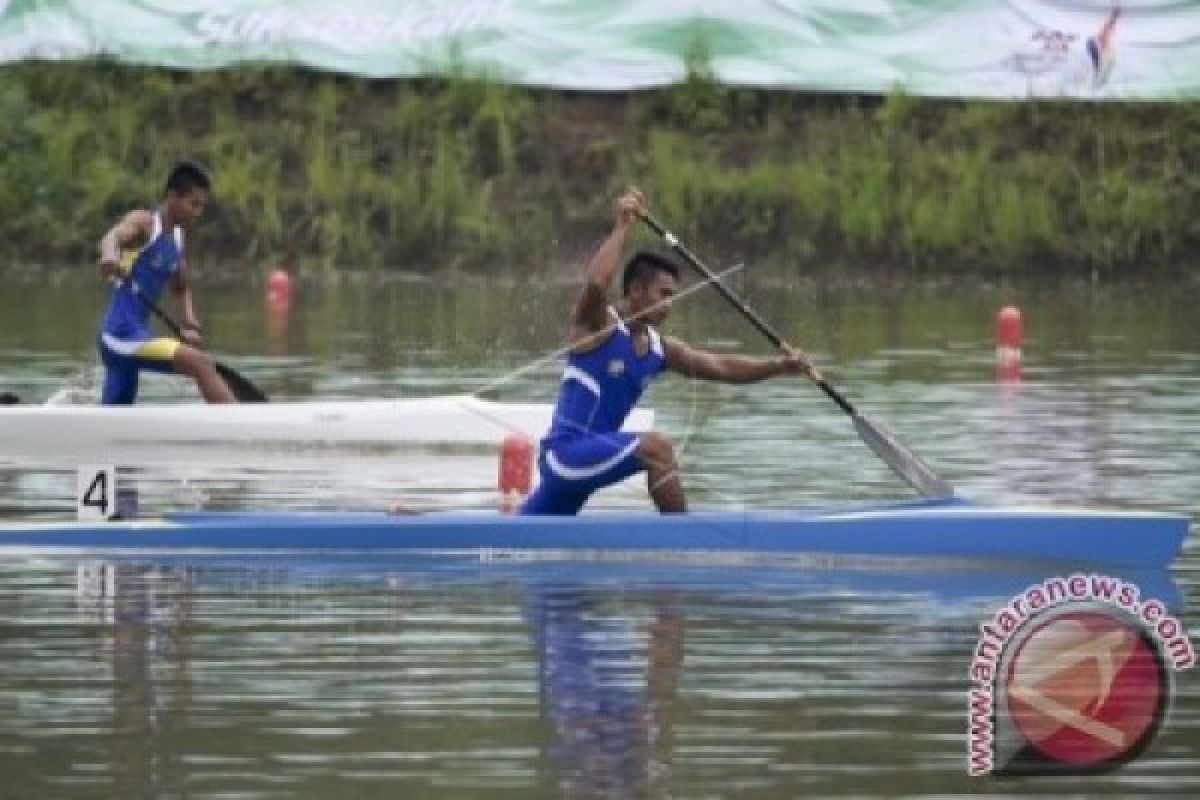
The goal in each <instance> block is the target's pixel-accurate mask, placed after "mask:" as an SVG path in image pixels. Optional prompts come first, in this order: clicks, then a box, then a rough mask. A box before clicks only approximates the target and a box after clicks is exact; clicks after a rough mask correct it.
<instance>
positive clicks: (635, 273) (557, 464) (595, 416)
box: [521, 189, 811, 514]
mask: <svg viewBox="0 0 1200 800" xmlns="http://www.w3.org/2000/svg"><path fill="white" fill-rule="evenodd" d="M646 213H647V207H646V201H645V198H644V197H643V196H642V193H641V192H639V191H638V190H637V189H630V190H628V191H627V192H625V193H624V194H623V195H621V197H620V199H618V201H617V218H616V224H615V225H614V226H613V229H612V232H611V233H610V234H609V235H608V238H607V239H605V241H604V243H603V244H601V245H600V248H599V249H598V250H597V251H596V253H595V255H594V256H593V257H592V260H591V263H590V264H589V265H588V271H587V280H586V282H585V284H584V287H583V290H582V292H580V294H579V299H578V300H576V302H575V307H574V309H573V310H572V312H571V346H570V350H569V353H568V356H567V363H566V368H565V369H564V370H563V375H562V384H561V386H560V387H559V391H558V402H557V404H556V405H555V409H554V418H553V421H552V422H551V425H550V430H549V431H548V432H547V434H546V436H545V437H544V438H543V439H542V442H541V447H540V450H539V454H538V474H539V477H540V479H541V481H540V483H539V485H538V487H537V488H536V489H535V490H534V492H533V493H532V494H531V495H530V496H529V497H528V498H527V499H526V501H525V502H524V503H523V504H522V506H521V513H523V514H575V513H577V512H578V511H579V510H580V509H581V508H582V507H583V505H584V504H585V503H586V502H587V500H588V498H589V497H590V496H591V495H592V493H593V492H595V491H596V490H598V489H601V488H603V487H605V486H611V485H612V484H614V483H617V482H619V481H622V480H624V479H625V478H628V477H630V476H632V475H635V474H637V473H638V472H642V471H645V472H646V484H647V488H648V489H649V492H650V497H651V498H652V499H653V500H654V504H655V506H657V507H658V510H659V511H664V512H668V511H686V510H687V500H686V497H685V495H684V490H683V482H682V480H681V479H680V474H679V465H678V464H677V463H676V460H675V451H674V449H673V448H672V446H671V442H670V440H669V439H667V437H665V436H663V435H662V434H661V433H657V432H653V431H651V432H645V433H629V432H625V431H622V430H621V426H622V425H623V424H624V422H625V418H626V417H628V416H629V412H630V411H632V410H633V408H634V406H635V405H636V404H637V402H638V399H639V398H640V397H641V395H642V391H643V390H644V389H645V388H646V386H647V385H648V384H649V383H650V382H651V381H652V380H654V379H655V378H656V377H657V376H658V375H659V374H660V373H662V372H664V371H667V370H670V371H672V372H676V373H679V374H680V375H684V376H686V377H689V378H700V379H702V380H708V381H719V382H722V383H754V382H756V381H761V380H763V379H765V378H770V377H772V376H775V375H781V374H785V373H804V372H808V371H809V370H810V369H811V366H810V365H809V363H808V359H807V358H806V357H805V356H804V354H803V353H802V352H800V351H799V350H793V349H788V350H787V351H786V352H785V353H784V355H781V356H776V357H770V358H757V357H754V356H743V355H728V354H718V353H710V352H706V351H704V350H697V349H695V348H693V347H689V346H688V345H687V344H684V343H683V342H681V341H680V340H678V339H676V338H674V337H671V336H663V335H662V334H660V333H659V332H658V327H659V326H660V325H662V323H663V322H664V321H665V320H666V318H667V314H668V312H669V311H670V308H671V298H672V297H673V296H674V295H675V292H676V290H677V288H678V285H679V268H678V266H676V263H675V261H674V259H673V258H672V257H671V256H669V255H666V254H662V253H658V252H654V251H639V252H636V253H634V254H633V256H632V257H631V258H630V259H629V260H628V261H627V262H626V264H625V268H624V271H623V272H622V275H621V293H622V301H621V303H620V305H619V306H616V307H614V306H612V305H610V304H609V301H608V293H609V289H610V287H611V286H612V283H613V280H614V278H615V277H616V274H617V269H618V266H619V263H620V258H621V249H622V247H623V245H624V243H625V237H626V234H627V233H628V232H629V228H630V226H631V225H633V224H634V223H635V222H636V221H637V220H638V219H639V217H640V216H642V215H644V214H646Z"/></svg>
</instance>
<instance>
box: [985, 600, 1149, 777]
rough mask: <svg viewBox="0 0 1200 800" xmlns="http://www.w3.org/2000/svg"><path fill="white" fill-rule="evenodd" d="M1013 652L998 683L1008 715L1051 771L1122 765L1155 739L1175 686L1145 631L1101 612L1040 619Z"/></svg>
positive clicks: (1067, 613) (1114, 614)
mask: <svg viewBox="0 0 1200 800" xmlns="http://www.w3.org/2000/svg"><path fill="white" fill-rule="evenodd" d="M1014 646H1015V648H1014V651H1013V655H1012V658H1011V660H1010V661H1009V663H1008V666H1007V669H1006V670H1005V671H1004V672H1003V673H1002V674H1001V675H1000V676H999V677H1000V683H1001V685H1002V687H1003V688H1002V691H1003V693H1004V698H1005V700H1006V701H1007V711H1008V715H1009V717H1010V718H1011V721H1012V724H1013V726H1014V728H1015V730H1016V732H1017V733H1018V734H1019V735H1020V736H1021V738H1022V739H1024V741H1025V742H1027V743H1028V746H1029V747H1031V748H1033V749H1034V750H1036V752H1037V754H1038V755H1040V756H1041V759H1042V760H1044V761H1045V762H1046V764H1045V766H1046V767H1047V769H1048V771H1050V770H1052V767H1053V766H1054V765H1058V766H1060V767H1069V768H1074V769H1072V770H1071V771H1089V772H1090V771H1094V770H1097V769H1104V768H1108V767H1114V766H1118V765H1119V764H1122V763H1125V762H1127V761H1128V760H1129V759H1131V758H1133V757H1134V756H1136V755H1137V754H1138V753H1140V752H1142V751H1143V750H1144V749H1145V748H1146V746H1147V745H1148V744H1149V743H1150V741H1151V740H1152V739H1153V738H1154V734H1155V733H1156V732H1157V731H1158V729H1159V727H1160V725H1161V724H1162V719H1163V715H1164V713H1165V711H1166V707H1167V700H1168V691H1169V680H1168V675H1167V669H1166V666H1165V665H1164V663H1163V660H1162V657H1161V656H1160V655H1159V652H1158V648H1157V647H1156V646H1155V644H1154V642H1152V641H1151V640H1150V639H1149V637H1148V636H1147V635H1146V633H1145V632H1144V631H1143V630H1141V628H1140V626H1135V625H1133V624H1132V623H1131V622H1129V621H1127V620H1125V619H1122V618H1121V617H1120V616H1118V612H1115V611H1113V610H1111V609H1106V608H1103V607H1099V608H1093V609H1087V610H1084V609H1080V610H1068V611H1065V612H1062V613H1058V614H1054V615H1050V616H1049V618H1047V619H1039V620H1034V621H1033V622H1032V623H1031V626H1030V629H1029V631H1028V633H1027V634H1026V635H1025V636H1024V637H1022V640H1020V641H1017V642H1014ZM1026 760H1028V761H1036V760H1038V759H1029V758H1027V759H1026Z"/></svg>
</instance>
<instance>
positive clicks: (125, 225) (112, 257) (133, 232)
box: [100, 209, 154, 280]
mask: <svg viewBox="0 0 1200 800" xmlns="http://www.w3.org/2000/svg"><path fill="white" fill-rule="evenodd" d="M153 224H154V215H153V214H151V213H150V212H149V211H144V210H140V209H139V210H136V211H130V212H129V213H128V214H126V215H125V216H124V217H122V218H121V220H120V221H119V222H118V223H117V224H116V225H113V226H112V227H111V228H109V229H108V232H107V233H105V234H104V236H102V237H101V238H100V277H102V278H104V279H105V280H107V279H109V278H111V277H113V276H114V275H119V274H120V272H121V251H122V250H123V249H124V248H126V247H130V246H136V245H141V244H144V243H145V242H146V239H147V238H148V237H149V236H150V231H151V229H152V226H153Z"/></svg>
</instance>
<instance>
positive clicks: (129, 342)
mask: <svg viewBox="0 0 1200 800" xmlns="http://www.w3.org/2000/svg"><path fill="white" fill-rule="evenodd" d="M128 256H132V259H130V258H129V257H128ZM182 256H183V231H182V230H180V229H179V228H175V229H174V230H173V231H164V230H163V227H162V217H161V216H160V215H159V214H158V213H157V212H156V213H155V214H154V228H153V231H152V233H151V236H150V240H149V241H148V242H147V243H146V245H145V246H144V247H142V248H141V250H138V251H135V252H133V253H130V254H127V257H126V258H125V259H123V261H122V266H125V267H127V269H126V277H125V279H124V280H123V281H122V282H121V285H120V286H114V287H113V288H112V290H111V292H110V294H109V300H108V307H107V308H106V309H105V311H104V318H103V319H102V320H101V323H100V335H99V337H97V347H98V348H99V350H100V359H101V360H102V361H103V362H104V368H105V369H104V389H103V391H102V393H101V396H100V402H101V403H102V404H103V405H130V404H132V403H133V401H134V400H135V399H136V397H137V388H138V372H139V370H143V369H149V370H153V371H155V372H168V373H170V372H174V371H175V368H174V360H175V351H176V350H177V349H178V348H179V342H178V341H176V340H175V339H171V338H167V337H155V336H154V335H153V334H152V333H151V331H150V324H149V319H148V317H149V314H150V311H149V309H148V308H147V307H146V305H145V303H143V302H142V300H140V299H139V298H138V297H137V296H136V295H135V294H134V292H133V286H134V284H136V285H137V287H138V291H139V292H140V293H141V295H142V296H143V297H145V298H146V299H147V300H150V301H152V302H154V303H157V302H158V299H159V297H160V296H161V295H162V292H163V289H164V288H165V287H166V285H167V282H168V281H170V279H171V276H173V275H174V274H175V272H176V270H178V269H179V261H180V258H182Z"/></svg>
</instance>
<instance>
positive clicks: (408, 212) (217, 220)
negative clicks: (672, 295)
mask: <svg viewBox="0 0 1200 800" xmlns="http://www.w3.org/2000/svg"><path fill="white" fill-rule="evenodd" d="M0 147H2V148H3V150H4V152H5V154H6V157H5V158H3V159H0V220H2V222H0V231H2V232H3V236H2V237H0V258H3V260H4V261H5V262H7V263H10V264H12V263H18V264H22V265H28V264H62V263H79V262H85V261H89V260H91V259H92V257H93V251H94V247H95V241H96V239H97V238H98V237H99V235H100V233H101V232H102V231H103V229H104V227H105V226H106V225H107V224H109V222H110V221H111V220H112V219H113V218H114V216H115V215H116V214H118V213H120V212H121V211H123V210H124V209H127V208H129V207H132V206H140V205H146V204H148V203H150V202H152V201H153V199H154V198H155V197H156V196H157V194H158V192H159V189H160V183H161V181H162V179H163V177H164V174H165V170H166V168H167V166H168V165H169V163H170V162H171V161H172V160H174V159H175V158H177V157H180V156H193V157H197V158H199V159H201V160H202V161H204V162H206V163H208V164H209V165H211V167H212V169H213V172H214V175H215V178H216V181H217V200H218V202H217V204H216V205H215V207H214V209H213V213H212V214H211V217H210V218H209V219H207V220H205V222H204V224H203V225H202V226H201V228H200V229H199V230H198V231H197V235H196V242H197V243H196V248H195V251H196V257H197V258H199V259H200V260H201V261H202V263H206V264H210V265H215V264H218V263H221V264H230V265H246V264H250V265H253V266H255V267H258V266H262V267H266V266H271V265H273V264H275V263H281V262H286V263H289V264H292V265H305V266H307V267H309V268H312V269H336V268H356V269H359V268H365V269H379V270H383V269H394V268H403V269H406V270H416V271H428V272H433V271H438V270H444V269H448V268H451V267H456V266H461V267H464V268H468V269H472V270H488V271H491V270H503V271H508V270H513V271H517V272H539V271H542V270H544V269H548V268H549V266H550V265H552V264H556V263H562V262H564V261H568V260H578V259H580V258H582V257H584V256H585V255H586V253H587V251H588V250H589V249H590V247H591V246H593V245H594V243H595V242H596V241H597V239H598V238H599V237H600V236H601V235H603V233H604V232H605V230H606V229H607V224H608V223H607V221H608V219H609V217H610V211H609V208H610V206H611V199H612V197H613V195H614V193H615V192H616V191H617V190H618V189H619V188H620V187H621V186H623V185H624V184H626V183H629V182H636V183H638V184H639V185H640V186H642V187H643V188H644V189H645V190H646V192H647V194H648V195H649V197H650V199H651V201H652V203H653V205H654V207H655V208H656V210H657V212H658V213H659V215H660V216H661V217H662V218H663V219H664V221H667V222H668V223H669V224H672V225H674V227H675V228H676V229H677V230H678V232H679V233H680V234H681V235H684V234H686V235H687V236H688V237H689V238H691V239H692V240H693V241H694V244H695V247H696V249H697V250H700V251H701V252H704V253H707V254H710V255H711V257H712V259H713V260H714V261H717V260H718V259H720V260H722V261H724V260H730V259H736V258H744V259H749V260H753V261H755V262H756V263H761V262H762V261H764V260H768V259H769V260H770V261H773V262H775V264H776V266H778V267H781V268H784V269H799V270H804V271H806V272H807V271H811V270H814V269H818V268H828V269H891V270H900V271H912V272H923V273H930V272H936V273H944V272H968V271H979V272H981V273H983V272H986V273H989V274H990V273H995V272H997V271H1000V272H1014V271H1028V272H1039V273H1046V272H1086V273H1100V274H1112V275H1133V274H1142V273H1145V272H1147V271H1153V270H1163V269H1171V268H1179V267H1182V266H1184V265H1187V264H1195V263H1196V261H1197V258H1196V254H1197V253H1198V252H1200V216H1198V215H1197V213H1196V212H1197V210H1198V209H1200V178H1197V174H1198V171H1197V167H1198V166H1200V164H1198V162H1200V103H1196V102H1192V103H1187V104H1175V105H1163V104H1111V103H1109V104H1099V103H1095V104H1087V103H1068V102H1037V103H984V102H950V101H933V100H923V99H917V98H912V97H907V96H904V95H902V94H895V95H892V96H890V97H887V98H883V99H877V98H859V97H847V96H830V95H810V94H799V93H783V92H764V91H749V90H731V89H726V88H723V87H721V86H718V85H716V84H715V83H713V82H712V81H711V80H709V79H708V77H707V70H706V67H705V64H704V59H703V56H702V54H701V55H699V56H698V57H697V58H696V59H694V63H693V65H692V78H691V80H689V81H688V82H687V83H686V84H683V85H681V86H679V87H676V88H674V89H670V90H665V91H659V92H647V93H639V94H633V95H576V94H563V93H551V92H539V91H531V90H524V89H514V88H511V87H505V86H501V85H498V84H496V83H493V82H489V81H487V80H482V79H478V78H473V77H470V76H466V75H460V76H452V77H451V78H449V79H445V80H439V81H370V80H364V79H354V78H347V77H339V76H333V75H328V74H323V73H315V72H309V71H305V70H300V69H293V68H260V67H247V68H243V69H237V70H229V71H220V72H209V73H183V72H171V71H166V70H161V69H154V68H137V67H127V66H116V65H111V64H105V63H89V64H21V65H16V66H9V67H4V68H0Z"/></svg>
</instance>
